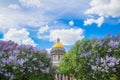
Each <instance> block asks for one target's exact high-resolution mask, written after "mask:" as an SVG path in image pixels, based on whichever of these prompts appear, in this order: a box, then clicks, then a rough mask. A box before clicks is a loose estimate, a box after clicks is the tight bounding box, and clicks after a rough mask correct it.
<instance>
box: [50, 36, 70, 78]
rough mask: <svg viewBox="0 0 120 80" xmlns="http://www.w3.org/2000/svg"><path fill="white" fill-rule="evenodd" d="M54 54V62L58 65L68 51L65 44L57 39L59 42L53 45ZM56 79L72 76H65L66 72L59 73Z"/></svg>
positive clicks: (52, 51)
mask: <svg viewBox="0 0 120 80" xmlns="http://www.w3.org/2000/svg"><path fill="white" fill-rule="evenodd" d="M50 53H51V56H52V63H53V65H54V66H56V67H57V65H58V63H59V62H60V61H61V58H62V56H63V55H64V54H65V53H66V51H65V48H64V45H63V44H62V43H61V42H60V39H59V38H58V39H57V42H56V43H55V44H54V45H53V46H52V49H51V51H50ZM55 80H72V78H71V77H68V76H65V75H64V74H59V73H57V74H56V75H55Z"/></svg>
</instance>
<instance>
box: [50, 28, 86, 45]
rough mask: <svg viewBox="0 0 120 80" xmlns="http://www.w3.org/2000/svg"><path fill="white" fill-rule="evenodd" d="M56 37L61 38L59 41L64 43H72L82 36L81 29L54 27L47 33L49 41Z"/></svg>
mask: <svg viewBox="0 0 120 80" xmlns="http://www.w3.org/2000/svg"><path fill="white" fill-rule="evenodd" d="M57 38H60V39H61V42H62V43H63V44H64V45H72V44H74V42H75V41H77V40H81V39H83V38H84V36H83V30H82V29H81V28H79V29H73V28H71V29H61V30H60V29H56V30H51V31H50V35H49V40H50V41H56V39H57Z"/></svg>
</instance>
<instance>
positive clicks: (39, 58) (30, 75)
mask: <svg viewBox="0 0 120 80" xmlns="http://www.w3.org/2000/svg"><path fill="white" fill-rule="evenodd" d="M54 70H55V69H54V67H52V62H51V59H50V57H49V56H48V55H47V52H46V51H45V50H39V49H37V48H35V47H33V46H30V45H18V44H16V43H14V42H13V41H0V79H1V80H53V79H54V73H55V72H54Z"/></svg>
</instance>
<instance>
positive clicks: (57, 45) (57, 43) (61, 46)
mask: <svg viewBox="0 0 120 80" xmlns="http://www.w3.org/2000/svg"><path fill="white" fill-rule="evenodd" d="M52 48H64V45H63V44H62V43H61V42H60V39H59V38H58V39H57V42H56V43H55V44H54V45H53V47H52Z"/></svg>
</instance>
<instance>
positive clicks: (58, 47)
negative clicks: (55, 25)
mask: <svg viewBox="0 0 120 80" xmlns="http://www.w3.org/2000/svg"><path fill="white" fill-rule="evenodd" d="M51 53H52V54H59V53H61V54H64V53H65V49H64V45H63V44H62V43H61V42H60V39H59V38H58V39H57V42H56V43H55V44H54V45H53V46H52V50H51Z"/></svg>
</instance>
